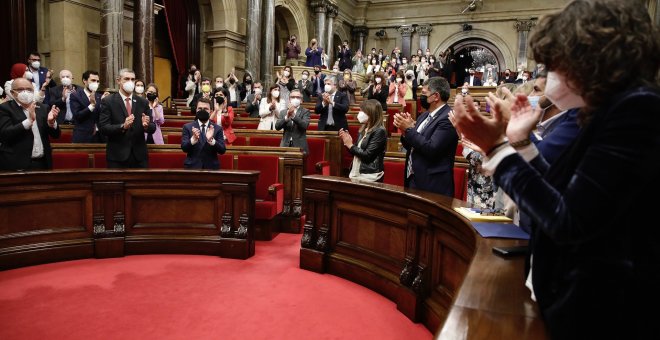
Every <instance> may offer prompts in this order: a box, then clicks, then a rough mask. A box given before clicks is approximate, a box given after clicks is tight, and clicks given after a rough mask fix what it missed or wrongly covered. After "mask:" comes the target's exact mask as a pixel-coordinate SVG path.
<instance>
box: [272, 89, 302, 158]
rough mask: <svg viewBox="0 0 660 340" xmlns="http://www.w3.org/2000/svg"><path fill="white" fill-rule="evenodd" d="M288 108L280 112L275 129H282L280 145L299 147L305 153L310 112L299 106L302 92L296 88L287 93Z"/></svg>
mask: <svg viewBox="0 0 660 340" xmlns="http://www.w3.org/2000/svg"><path fill="white" fill-rule="evenodd" d="M289 103H290V104H289V108H288V109H286V110H282V111H281V112H280V115H279V118H278V119H277V123H275V129H276V130H278V131H279V130H282V129H284V135H283V136H282V143H280V146H293V147H299V148H301V149H302V150H303V152H304V153H305V154H307V153H308V152H309V148H308V147H307V127H308V126H309V117H310V112H309V110H307V109H306V108H304V107H302V106H300V104H301V103H302V93H301V92H300V90H298V89H293V90H292V91H291V93H290V94H289Z"/></svg>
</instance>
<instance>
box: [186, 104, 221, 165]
mask: <svg viewBox="0 0 660 340" xmlns="http://www.w3.org/2000/svg"><path fill="white" fill-rule="evenodd" d="M210 116H211V100H210V99H208V98H200V99H199V101H198V102H197V112H196V113H195V118H196V119H195V121H193V122H190V123H187V124H186V125H184V126H183V132H182V134H181V150H183V151H184V152H186V153H187V154H188V156H186V160H185V161H184V163H183V167H184V168H186V169H212V170H218V169H220V162H219V161H218V154H220V155H222V154H224V153H225V151H226V148H225V141H224V137H223V133H222V127H220V126H219V125H217V124H215V123H213V122H212V121H210V120H209V117H210Z"/></svg>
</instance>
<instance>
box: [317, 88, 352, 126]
mask: <svg viewBox="0 0 660 340" xmlns="http://www.w3.org/2000/svg"><path fill="white" fill-rule="evenodd" d="M323 90H324V92H323V94H322V95H321V96H319V97H318V99H317V101H316V113H318V114H320V117H319V131H339V130H341V129H344V130H348V121H347V120H346V113H347V112H348V105H349V102H348V96H347V95H346V93H343V92H340V91H337V83H336V80H335V78H334V77H327V78H325V86H324V89H323Z"/></svg>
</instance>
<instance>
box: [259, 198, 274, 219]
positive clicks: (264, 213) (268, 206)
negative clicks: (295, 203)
mask: <svg viewBox="0 0 660 340" xmlns="http://www.w3.org/2000/svg"><path fill="white" fill-rule="evenodd" d="M254 213H255V215H256V217H257V219H261V220H270V219H272V218H273V217H275V216H276V215H277V214H278V212H277V203H276V202H273V201H257V202H256V203H255V205H254Z"/></svg>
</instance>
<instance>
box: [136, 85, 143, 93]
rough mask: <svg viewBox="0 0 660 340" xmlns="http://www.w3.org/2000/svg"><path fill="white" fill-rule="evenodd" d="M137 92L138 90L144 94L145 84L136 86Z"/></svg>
mask: <svg viewBox="0 0 660 340" xmlns="http://www.w3.org/2000/svg"><path fill="white" fill-rule="evenodd" d="M135 92H137V93H139V94H143V93H144V86H136V87H135Z"/></svg>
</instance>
